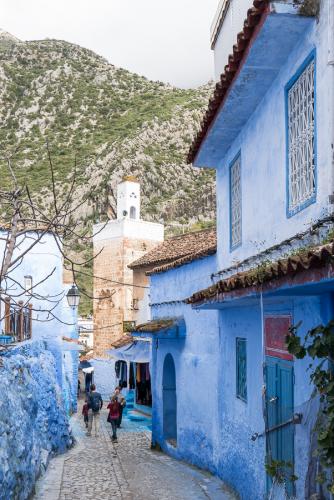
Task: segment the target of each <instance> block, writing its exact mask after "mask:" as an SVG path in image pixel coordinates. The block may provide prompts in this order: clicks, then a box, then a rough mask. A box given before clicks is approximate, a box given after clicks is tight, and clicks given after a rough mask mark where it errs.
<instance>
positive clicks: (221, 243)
mask: <svg viewBox="0 0 334 500" xmlns="http://www.w3.org/2000/svg"><path fill="white" fill-rule="evenodd" d="M327 22H328V19H327V12H326V9H325V7H323V11H322V12H321V16H320V19H319V22H316V21H313V22H312V25H311V27H309V28H308V29H306V30H305V32H304V35H303V36H302V37H300V40H299V43H298V44H296V45H295V48H294V50H293V51H292V52H291V53H290V55H289V57H288V58H287V60H286V62H285V64H284V65H283V66H282V68H281V70H280V72H279V74H278V76H277V78H276V79H275V80H274V82H273V84H272V85H271V87H270V88H269V90H268V91H267V93H266V94H265V95H264V96H263V98H262V100H261V102H260V104H259V105H258V107H257V108H256V110H255V111H254V112H253V114H252V115H251V116H250V118H249V120H248V122H247V123H246V125H245V126H244V127H243V128H242V129H241V132H240V133H239V135H238V136H237V137H236V139H235V140H234V142H233V143H232V145H231V147H230V148H229V149H228V151H225V150H221V155H220V160H219V161H218V163H217V165H216V167H217V193H218V196H217V225H218V231H217V234H218V268H219V269H224V268H226V267H229V266H230V265H232V264H234V263H235V262H237V261H241V260H243V259H245V258H247V257H249V256H252V255H256V254H258V253H259V251H261V250H264V249H265V248H268V247H270V246H272V245H274V244H277V243H279V242H281V241H283V240H284V239H286V238H289V237H291V236H293V235H295V234H296V233H298V232H300V231H304V230H305V229H306V227H307V226H306V225H307V224H309V223H311V222H312V221H315V220H317V219H319V218H321V217H322V216H324V215H326V214H327V213H328V195H329V194H331V193H332V191H333V186H332V184H331V182H332V173H331V165H332V158H331V141H332V138H331V137H330V127H329V123H330V122H331V120H332V113H333V110H332V109H331V106H330V103H331V102H332V101H331V94H330V92H331V86H330V84H329V82H331V76H330V75H331V73H330V72H331V68H330V67H329V66H328V64H327V61H328V24H327ZM292 34H293V32H292V30H291V36H292ZM314 49H315V51H316V123H317V129H316V138H317V193H316V203H314V204H312V205H310V206H308V207H307V208H305V209H304V210H302V211H300V212H298V213H297V214H295V215H294V216H292V217H290V218H287V214H286V204H287V200H286V123H285V95H284V88H285V85H286V84H287V83H288V82H289V80H290V79H291V78H292V77H293V76H294V75H295V73H296V72H297V71H298V69H299V67H300V65H301V64H302V63H303V61H304V60H305V58H306V57H307V56H308V55H309V54H310V53H311V51H312V50H314ZM270 50H271V58H272V60H275V59H276V58H277V57H278V56H279V52H280V50H281V46H280V44H279V43H276V44H274V43H273V44H272V45H271V46H270ZM246 86H247V92H246V91H245V90H244V92H245V98H246V100H248V99H251V98H252V95H254V96H255V95H257V93H258V92H259V89H258V86H257V82H256V81H255V80H252V79H249V80H248V81H247V82H246ZM239 97H243V94H241V95H239ZM241 101H242V99H241ZM233 112H234V114H235V115H239V113H242V105H241V104H240V103H239V108H238V107H234V108H233ZM225 126H227V125H226V124H225ZM214 127H215V126H214ZM212 136H213V138H212V141H213V140H217V137H219V124H218V125H217V130H216V129H215V128H214V131H213V133H212ZM216 149H217V148H216ZM239 151H240V153H241V164H242V166H241V171H242V236H243V241H242V245H240V246H239V247H238V248H236V249H235V250H233V251H231V250H230V242H229V237H228V235H229V231H230V227H229V219H230V217H229V209H230V208H229V168H228V167H229V164H230V163H231V161H232V160H233V158H234V157H235V156H236V155H237V154H238V152H239Z"/></svg>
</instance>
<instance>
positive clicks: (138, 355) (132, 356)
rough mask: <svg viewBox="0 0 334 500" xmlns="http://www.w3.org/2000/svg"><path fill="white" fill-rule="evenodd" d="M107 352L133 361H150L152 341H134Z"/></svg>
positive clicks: (117, 357)
mask: <svg viewBox="0 0 334 500" xmlns="http://www.w3.org/2000/svg"><path fill="white" fill-rule="evenodd" d="M107 353H108V354H109V355H110V356H111V357H112V358H114V359H118V360H121V361H132V362H136V363H149V362H150V360H151V343H150V342H144V341H134V342H132V343H131V344H128V345H125V346H123V347H120V348H119V349H111V350H109V351H107Z"/></svg>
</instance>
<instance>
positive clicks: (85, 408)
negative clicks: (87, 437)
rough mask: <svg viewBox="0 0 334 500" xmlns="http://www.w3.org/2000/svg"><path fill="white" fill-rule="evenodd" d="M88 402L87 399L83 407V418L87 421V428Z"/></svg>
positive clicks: (86, 422) (86, 424)
mask: <svg viewBox="0 0 334 500" xmlns="http://www.w3.org/2000/svg"><path fill="white" fill-rule="evenodd" d="M88 410H89V408H88V402H87V399H86V401H85V404H84V405H83V407H82V414H83V418H84V422H85V426H86V428H87V427H88Z"/></svg>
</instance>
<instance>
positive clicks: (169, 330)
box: [132, 318, 186, 339]
mask: <svg viewBox="0 0 334 500" xmlns="http://www.w3.org/2000/svg"><path fill="white" fill-rule="evenodd" d="M132 335H133V336H134V337H147V338H158V339H167V338H173V339H176V338H184V337H185V336H186V325H185V321H184V319H183V318H158V319H152V320H151V321H148V322H147V323H144V324H142V325H138V326H137V328H136V330H135V331H133V332H132Z"/></svg>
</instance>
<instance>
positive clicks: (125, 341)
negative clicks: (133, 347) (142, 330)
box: [111, 333, 133, 349]
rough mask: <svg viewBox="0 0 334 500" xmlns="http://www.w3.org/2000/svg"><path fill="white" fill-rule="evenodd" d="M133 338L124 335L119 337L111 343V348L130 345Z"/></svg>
mask: <svg viewBox="0 0 334 500" xmlns="http://www.w3.org/2000/svg"><path fill="white" fill-rule="evenodd" d="M132 342H133V338H132V337H131V335H130V334H128V333H127V334H124V335H122V337H120V338H119V339H117V340H113V341H112V343H111V347H112V348H114V349H118V348H119V347H123V346H125V345H127V344H132Z"/></svg>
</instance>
